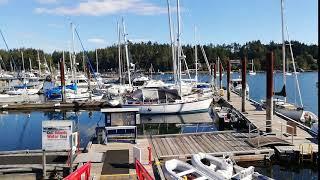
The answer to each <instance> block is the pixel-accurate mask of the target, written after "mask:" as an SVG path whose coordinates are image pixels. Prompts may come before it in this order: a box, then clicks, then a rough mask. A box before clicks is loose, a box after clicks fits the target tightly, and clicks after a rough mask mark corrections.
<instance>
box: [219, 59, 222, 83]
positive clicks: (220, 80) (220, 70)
mask: <svg viewBox="0 0 320 180" xmlns="http://www.w3.org/2000/svg"><path fill="white" fill-rule="evenodd" d="M218 66H219V75H220V76H219V88H220V89H222V63H221V62H220V61H219V65H218Z"/></svg>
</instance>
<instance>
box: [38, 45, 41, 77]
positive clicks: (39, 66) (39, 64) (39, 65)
mask: <svg viewBox="0 0 320 180" xmlns="http://www.w3.org/2000/svg"><path fill="white" fill-rule="evenodd" d="M37 54H38V68H39V76H41V63H40V54H39V50H37Z"/></svg>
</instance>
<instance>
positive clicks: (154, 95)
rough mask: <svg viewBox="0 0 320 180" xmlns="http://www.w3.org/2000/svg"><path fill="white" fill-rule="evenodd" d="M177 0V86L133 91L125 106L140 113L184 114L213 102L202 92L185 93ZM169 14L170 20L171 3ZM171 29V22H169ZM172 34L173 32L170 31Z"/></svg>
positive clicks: (203, 109) (175, 53)
mask: <svg viewBox="0 0 320 180" xmlns="http://www.w3.org/2000/svg"><path fill="white" fill-rule="evenodd" d="M179 4H180V3H179V0H177V18H178V19H177V22H178V28H177V29H178V33H177V45H176V48H175V49H174V51H173V54H172V55H173V56H174V55H177V58H176V60H175V61H174V63H176V65H177V81H176V82H177V86H176V87H178V88H175V89H168V88H147V89H138V90H136V91H134V92H133V94H132V95H131V98H130V99H127V101H126V102H125V103H124V105H123V107H132V108H133V107H134V108H139V113H140V114H182V113H195V112H203V111H208V109H209V106H210V104H211V102H212V97H210V96H209V97H202V96H201V95H200V94H191V95H183V93H182V83H183V81H182V78H181V77H182V76H181V74H182V73H181V69H182V68H181V65H182V62H181V61H183V60H184V59H185V56H183V53H182V49H181V44H180V35H181V34H180V7H179ZM168 14H169V22H171V20H170V18H171V17H170V5H169V3H168ZM169 26H170V31H171V23H169ZM170 34H171V32H170Z"/></svg>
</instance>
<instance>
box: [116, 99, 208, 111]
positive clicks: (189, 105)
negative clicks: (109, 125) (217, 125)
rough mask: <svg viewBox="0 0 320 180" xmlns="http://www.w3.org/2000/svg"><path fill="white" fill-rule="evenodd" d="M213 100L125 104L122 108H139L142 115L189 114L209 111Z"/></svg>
mask: <svg viewBox="0 0 320 180" xmlns="http://www.w3.org/2000/svg"><path fill="white" fill-rule="evenodd" d="M211 102H212V99H211V98H208V99H204V100H198V101H193V102H185V103H172V104H141V105H140V104H125V105H122V107H127V108H139V113H140V114H187V113H197V112H205V111H208V109H209V106H210V104H211Z"/></svg>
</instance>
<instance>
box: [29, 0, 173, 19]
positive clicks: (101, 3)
mask: <svg viewBox="0 0 320 180" xmlns="http://www.w3.org/2000/svg"><path fill="white" fill-rule="evenodd" d="M35 12H36V13H39V14H42V13H46V14H57V15H73V16H79V15H88V16H101V15H108V14H116V13H119V12H130V13H135V14H140V15H154V14H163V13H166V12H167V9H166V7H160V6H157V5H155V4H152V3H149V2H145V0H85V1H82V2H80V3H79V4H78V5H76V6H74V7H67V6H59V7H56V8H43V7H40V8H36V9H35Z"/></svg>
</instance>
